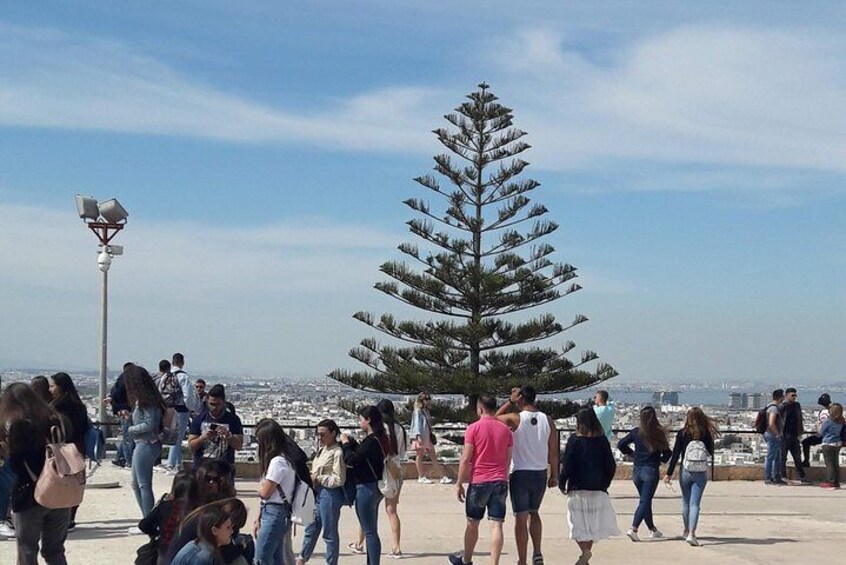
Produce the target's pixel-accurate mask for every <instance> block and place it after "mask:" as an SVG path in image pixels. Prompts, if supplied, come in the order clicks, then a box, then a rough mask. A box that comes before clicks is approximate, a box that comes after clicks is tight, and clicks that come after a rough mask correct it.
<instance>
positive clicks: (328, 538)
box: [300, 488, 345, 565]
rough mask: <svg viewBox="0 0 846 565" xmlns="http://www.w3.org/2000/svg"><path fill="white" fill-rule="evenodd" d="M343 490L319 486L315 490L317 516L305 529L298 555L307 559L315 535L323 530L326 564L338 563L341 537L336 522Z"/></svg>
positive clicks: (339, 513) (342, 502) (342, 498)
mask: <svg viewBox="0 0 846 565" xmlns="http://www.w3.org/2000/svg"><path fill="white" fill-rule="evenodd" d="M344 500H345V499H344V492H343V490H342V489H340V488H321V489H320V490H318V492H317V517H316V519H315V520H314V522H312V523H311V525H309V527H307V528H306V529H305V535H304V536H303V549H302V551H300V557H301V558H302V559H303V560H305V561H308V560H309V559H310V558H311V554H312V553H314V546H316V545H317V537H318V536H319V535H320V530H321V529H322V530H323V541H325V542H326V564H327V565H338V553H339V552H340V549H341V538H340V536H339V535H338V522H339V520H340V519H341V506H343V505H344Z"/></svg>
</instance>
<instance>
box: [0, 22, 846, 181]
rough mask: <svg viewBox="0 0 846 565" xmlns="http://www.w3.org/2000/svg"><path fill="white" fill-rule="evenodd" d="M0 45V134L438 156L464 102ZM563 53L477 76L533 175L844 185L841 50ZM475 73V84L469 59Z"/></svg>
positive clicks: (763, 43)
mask: <svg viewBox="0 0 846 565" xmlns="http://www.w3.org/2000/svg"><path fill="white" fill-rule="evenodd" d="M0 30H2V33H0V55H2V56H3V58H4V59H5V60H7V61H12V62H13V64H9V65H6V66H4V67H0V125H2V124H5V125H14V126H26V127H49V128H72V129H95V130H106V131H115V132H129V133H141V134H160V135H182V136H197V137H203V138H213V139H220V140H226V141H230V142H238V143H269V142H270V143H275V142H291V141H297V142H305V143H313V144H317V145H320V146H323V147H329V148H333V149H344V150H351V151H403V152H420V153H431V152H432V148H433V147H434V144H435V142H434V140H433V137H432V135H431V134H430V130H431V129H432V128H433V127H435V126H437V125H438V124H439V123H440V115H441V114H443V113H444V112H446V111H449V110H450V109H451V108H452V107H453V106H454V105H455V104H456V103H458V102H460V100H461V95H462V94H463V93H464V91H465V90H466V88H467V86H466V85H461V86H458V87H450V85H446V86H443V87H438V88H433V87H411V86H403V85H396V86H392V87H385V88H381V89H377V90H371V91H363V92H359V93H352V94H351V95H350V97H349V98H346V99H339V100H336V101H335V102H333V103H331V104H329V105H328V106H327V107H325V108H323V109H321V110H315V111H311V112H310V113H308V114H306V113H299V112H294V111H291V110H287V109H284V108H279V107H275V106H272V105H269V104H264V103H259V102H256V101H253V100H250V99H249V98H246V97H244V96H242V95H238V94H234V93H230V92H227V91H226V86H223V87H221V86H219V85H212V84H209V83H208V82H205V81H202V80H198V79H196V78H195V77H193V76H190V75H189V74H187V73H184V72H180V71H179V70H177V69H175V68H173V67H172V66H169V65H168V64H165V63H163V62H161V61H158V60H156V59H154V58H152V57H150V56H147V55H145V54H142V53H139V52H137V51H136V50H133V49H132V48H131V47H130V46H128V45H126V44H124V43H120V42H117V41H106V40H101V39H90V38H79V37H76V36H71V35H68V34H65V33H61V32H57V31H53V30H43V29H31V28H20V27H13V26H3V27H0ZM567 40H568V38H567V37H565V36H562V35H561V34H560V33H559V32H557V31H553V30H551V29H550V28H527V29H523V30H519V31H517V32H515V33H513V34H512V35H510V36H508V37H506V38H500V39H499V40H498V41H497V42H496V43H494V44H492V45H491V49H488V50H487V52H488V53H490V55H488V57H489V61H488V63H489V68H487V69H486V68H484V66H483V67H481V71H482V73H483V74H485V75H486V76H490V75H493V76H490V79H491V80H490V81H489V82H491V84H492V85H493V89H494V91H495V92H496V93H498V94H499V95H500V96H501V97H502V100H503V102H504V103H505V104H507V105H509V106H511V107H513V108H515V109H516V115H517V124H518V125H519V126H520V127H522V128H524V129H526V130H528V131H529V132H530V134H531V135H530V138H529V140H530V142H531V143H532V145H533V146H534V149H533V150H532V152H531V153H530V154H529V158H530V160H532V162H533V163H534V164H535V165H536V166H537V167H539V168H541V169H545V170H574V169H575V170H586V171H598V170H603V169H605V168H606V167H607V166H608V164H609V163H611V164H612V165H616V166H617V167H619V166H620V165H623V166H625V164H627V163H655V162H658V163H670V162H671V163H675V164H677V165H679V166H685V165H687V164H691V163H693V164H705V165H712V166H714V167H725V166H729V167H747V168H749V169H751V170H752V171H753V173H754V170H755V169H767V170H769V171H783V170H785V169H791V168H792V169H796V170H814V171H826V172H833V173H836V174H840V173H842V172H844V170H846V160H844V159H843V158H842V156H843V154H844V150H846V105H843V104H842V101H843V100H844V99H846V65H844V63H843V59H842V57H841V53H842V52H843V50H844V47H846V41H843V40H841V39H840V38H833V37H831V36H827V35H823V34H820V33H816V32H815V31H814V30H801V29H800V30H766V29H754V28H733V27H713V26H712V27H681V28H676V29H674V30H672V31H669V32H666V33H663V34H659V35H651V36H646V37H640V38H638V39H636V40H634V41H633V42H632V43H631V44H627V45H606V46H600V47H601V48H602V49H603V50H602V52H601V54H600V55H597V54H596V53H588V52H586V51H585V49H584V48H582V47H578V48H577V47H573V46H570V44H569V43H568V42H567ZM470 64H471V62H470V61H468V62H467V65H468V66H469V65H470ZM472 64H473V69H474V72H475V73H476V74H478V73H479V70H480V67H479V62H478V59H476V60H474V61H472ZM727 174H729V175H731V174H732V173H731V172H729V173H727ZM750 177H752V178H750ZM754 177H755V175H754V174H751V175H750V174H747V175H746V177H745V178H740V177H738V180H739V181H740V182H739V183H734V184H736V185H737V190H738V191H747V192H777V191H782V190H785V191H786V190H793V188H794V187H795V186H796V184H795V183H783V184H782V183H774V182H770V181H766V182H758V181H757V179H756V178H754ZM669 180H671V181H674V180H675V179H669ZM680 180H681V181H682V182H680V183H679V184H673V183H672V182H657V183H655V184H654V186H656V187H657V188H658V189H660V190H675V189H680V190H709V189H710V188H709V187H708V186H705V184H706V183H703V182H702V180H701V179H700V180H699V181H695V180H693V179H691V182H687V183H686V182H684V180H685V179H684V178H681V179H680ZM726 184H727V183H725V182H720V183H718V186H715V187H714V189H720V188H721V186H725V185H726ZM728 184H733V183H732V182H731V181H729V182H728ZM615 186H617V187H619V189H626V188H633V189H642V188H643V183H638V182H634V183H632V186H631V187H629V186H628V185H627V184H626V183H615ZM800 190H801V189H800Z"/></svg>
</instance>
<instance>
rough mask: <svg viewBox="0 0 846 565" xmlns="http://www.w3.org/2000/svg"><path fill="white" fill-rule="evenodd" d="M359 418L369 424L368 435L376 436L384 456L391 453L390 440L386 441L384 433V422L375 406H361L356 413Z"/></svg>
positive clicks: (386, 436)
mask: <svg viewBox="0 0 846 565" xmlns="http://www.w3.org/2000/svg"><path fill="white" fill-rule="evenodd" d="M358 414H359V416H361V417H362V418H364V419H365V420H367V421H368V422H369V423H370V433H372V434H373V435H374V436H376V439H377V440H379V444H380V445H381V446H382V450H383V451H384V452H385V454H386V455H387V454H389V453H390V452H391V440H389V439H388V434H387V432H385V420H384V418H382V412H381V411H380V410H379V408H377V407H376V406H363V407H362V408H361V409H360V410H359V411H358Z"/></svg>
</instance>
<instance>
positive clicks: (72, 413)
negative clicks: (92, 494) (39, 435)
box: [49, 373, 91, 532]
mask: <svg viewBox="0 0 846 565" xmlns="http://www.w3.org/2000/svg"><path fill="white" fill-rule="evenodd" d="M49 384H50V394H51V396H52V397H53V400H52V401H51V402H50V406H52V407H53V410H55V411H56V412H57V413H58V414H59V415H60V416H62V417H63V418H64V419H65V421H67V422H70V427H71V431H70V432H69V433H70V436H68V437H66V438H65V441H67V442H68V443H72V444H74V445H75V446H76V449H77V450H78V451H79V453H80V454H81V455H82V456H83V457H85V434H87V433H88V427H89V426H90V425H91V420H89V419H88V410H87V409H86V408H85V404H83V403H82V400H81V399H80V398H79V393H78V392H77V391H76V387H75V386H74V384H73V380H71V378H70V375H68V374H67V373H56V374H55V375H53V376H52V377H50V383H49ZM77 510H79V506H74V507H73V508H71V514H70V523H69V524H68V531H69V532H72V531H73V530H74V528H76V511H77Z"/></svg>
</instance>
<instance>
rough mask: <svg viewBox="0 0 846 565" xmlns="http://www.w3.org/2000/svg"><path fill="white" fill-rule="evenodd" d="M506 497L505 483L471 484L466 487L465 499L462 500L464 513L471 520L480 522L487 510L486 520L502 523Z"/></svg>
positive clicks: (506, 485)
mask: <svg viewBox="0 0 846 565" xmlns="http://www.w3.org/2000/svg"><path fill="white" fill-rule="evenodd" d="M507 496H508V483H506V482H505V481H496V482H491V483H477V484H471V485H470V486H469V487H467V497H466V498H465V500H464V510H465V513H466V514H467V517H468V518H470V519H471V520H481V519H482V518H484V517H485V509H487V511H488V520H496V521H497V522H503V521H504V520H505V499H506V497H507Z"/></svg>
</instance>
